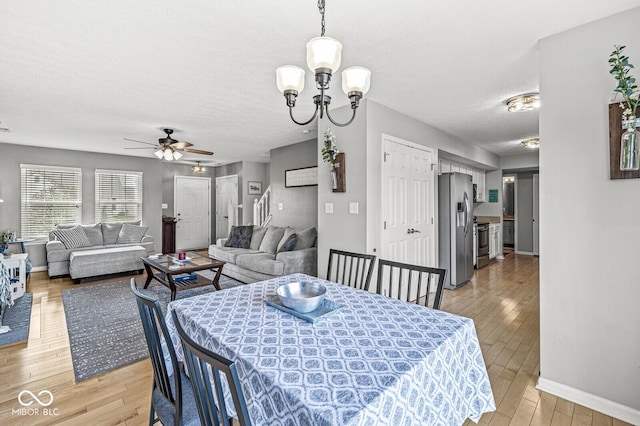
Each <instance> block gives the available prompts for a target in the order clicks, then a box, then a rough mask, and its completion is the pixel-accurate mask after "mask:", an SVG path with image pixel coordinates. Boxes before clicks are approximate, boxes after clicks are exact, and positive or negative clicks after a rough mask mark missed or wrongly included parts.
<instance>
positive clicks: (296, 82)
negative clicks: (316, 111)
mask: <svg viewBox="0 0 640 426" xmlns="http://www.w3.org/2000/svg"><path fill="white" fill-rule="evenodd" d="M276 82H277V84H278V90H280V91H281V92H282V93H284V91H285V90H295V91H296V92H298V93H300V92H302V90H304V70H303V69H302V68H300V67H297V66H295V65H283V66H281V67H279V68H278V69H277V70H276Z"/></svg>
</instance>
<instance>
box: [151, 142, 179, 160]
mask: <svg viewBox="0 0 640 426" xmlns="http://www.w3.org/2000/svg"><path fill="white" fill-rule="evenodd" d="M154 154H155V155H156V157H158V158H159V159H161V160H162V159H163V158H164V159H165V160H167V161H171V160H179V159H181V158H182V153H181V152H180V151H176V150H175V149H173V148H171V147H170V146H164V147H162V148H160V149H159V150H157V151H156V152H154Z"/></svg>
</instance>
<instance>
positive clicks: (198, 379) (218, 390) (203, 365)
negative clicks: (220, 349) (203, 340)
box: [171, 311, 251, 426]
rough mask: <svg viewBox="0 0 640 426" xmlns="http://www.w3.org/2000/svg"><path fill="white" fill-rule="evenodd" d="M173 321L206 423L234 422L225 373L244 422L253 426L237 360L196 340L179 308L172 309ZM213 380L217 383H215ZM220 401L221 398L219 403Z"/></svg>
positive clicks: (201, 420) (201, 415) (201, 416)
mask: <svg viewBox="0 0 640 426" xmlns="http://www.w3.org/2000/svg"><path fill="white" fill-rule="evenodd" d="M171 315H172V317H173V322H174V324H175V326H176V330H177V331H178V335H179V336H180V340H181V342H182V349H183V353H184V358H185V360H184V363H185V364H186V365H187V372H188V373H189V377H190V378H191V386H192V388H193V394H194V396H195V400H196V406H197V407H198V415H199V416H200V422H201V424H203V425H207V426H209V425H220V424H224V425H230V424H232V421H231V417H230V416H229V414H228V413H229V410H228V409H227V404H226V401H225V399H224V391H223V385H222V377H223V376H222V375H221V373H223V374H224V378H225V379H226V382H227V385H228V388H229V391H230V392H231V397H232V398H233V405H234V408H235V412H236V416H237V419H238V421H239V423H240V426H251V419H250V418H249V412H248V410H247V403H246V401H245V399H244V394H243V393H242V387H241V386H240V379H239V378H238V372H237V370H236V365H235V363H234V362H233V361H230V360H228V359H226V358H225V357H223V356H221V355H218V354H216V353H213V352H211V351H210V350H209V349H207V348H204V347H202V346H200V345H199V344H198V343H196V342H195V341H194V340H193V339H191V337H189V335H188V334H187V333H186V331H185V330H184V327H183V326H182V324H181V323H180V320H179V319H178V315H177V314H176V311H171ZM212 380H213V386H212V383H211V382H212ZM216 402H218V404H217V406H216Z"/></svg>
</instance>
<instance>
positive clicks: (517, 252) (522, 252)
mask: <svg viewBox="0 0 640 426" xmlns="http://www.w3.org/2000/svg"><path fill="white" fill-rule="evenodd" d="M516 254H524V255H527V256H533V252H532V251H518V250H516Z"/></svg>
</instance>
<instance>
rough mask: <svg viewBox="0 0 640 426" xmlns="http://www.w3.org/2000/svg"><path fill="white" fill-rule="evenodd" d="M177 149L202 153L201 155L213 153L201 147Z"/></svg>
mask: <svg viewBox="0 0 640 426" xmlns="http://www.w3.org/2000/svg"><path fill="white" fill-rule="evenodd" d="M178 150H179V151H184V152H190V153H192V154H202V155H213V152H211V151H203V150H201V149H193V148H181V149H180V148H178Z"/></svg>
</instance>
